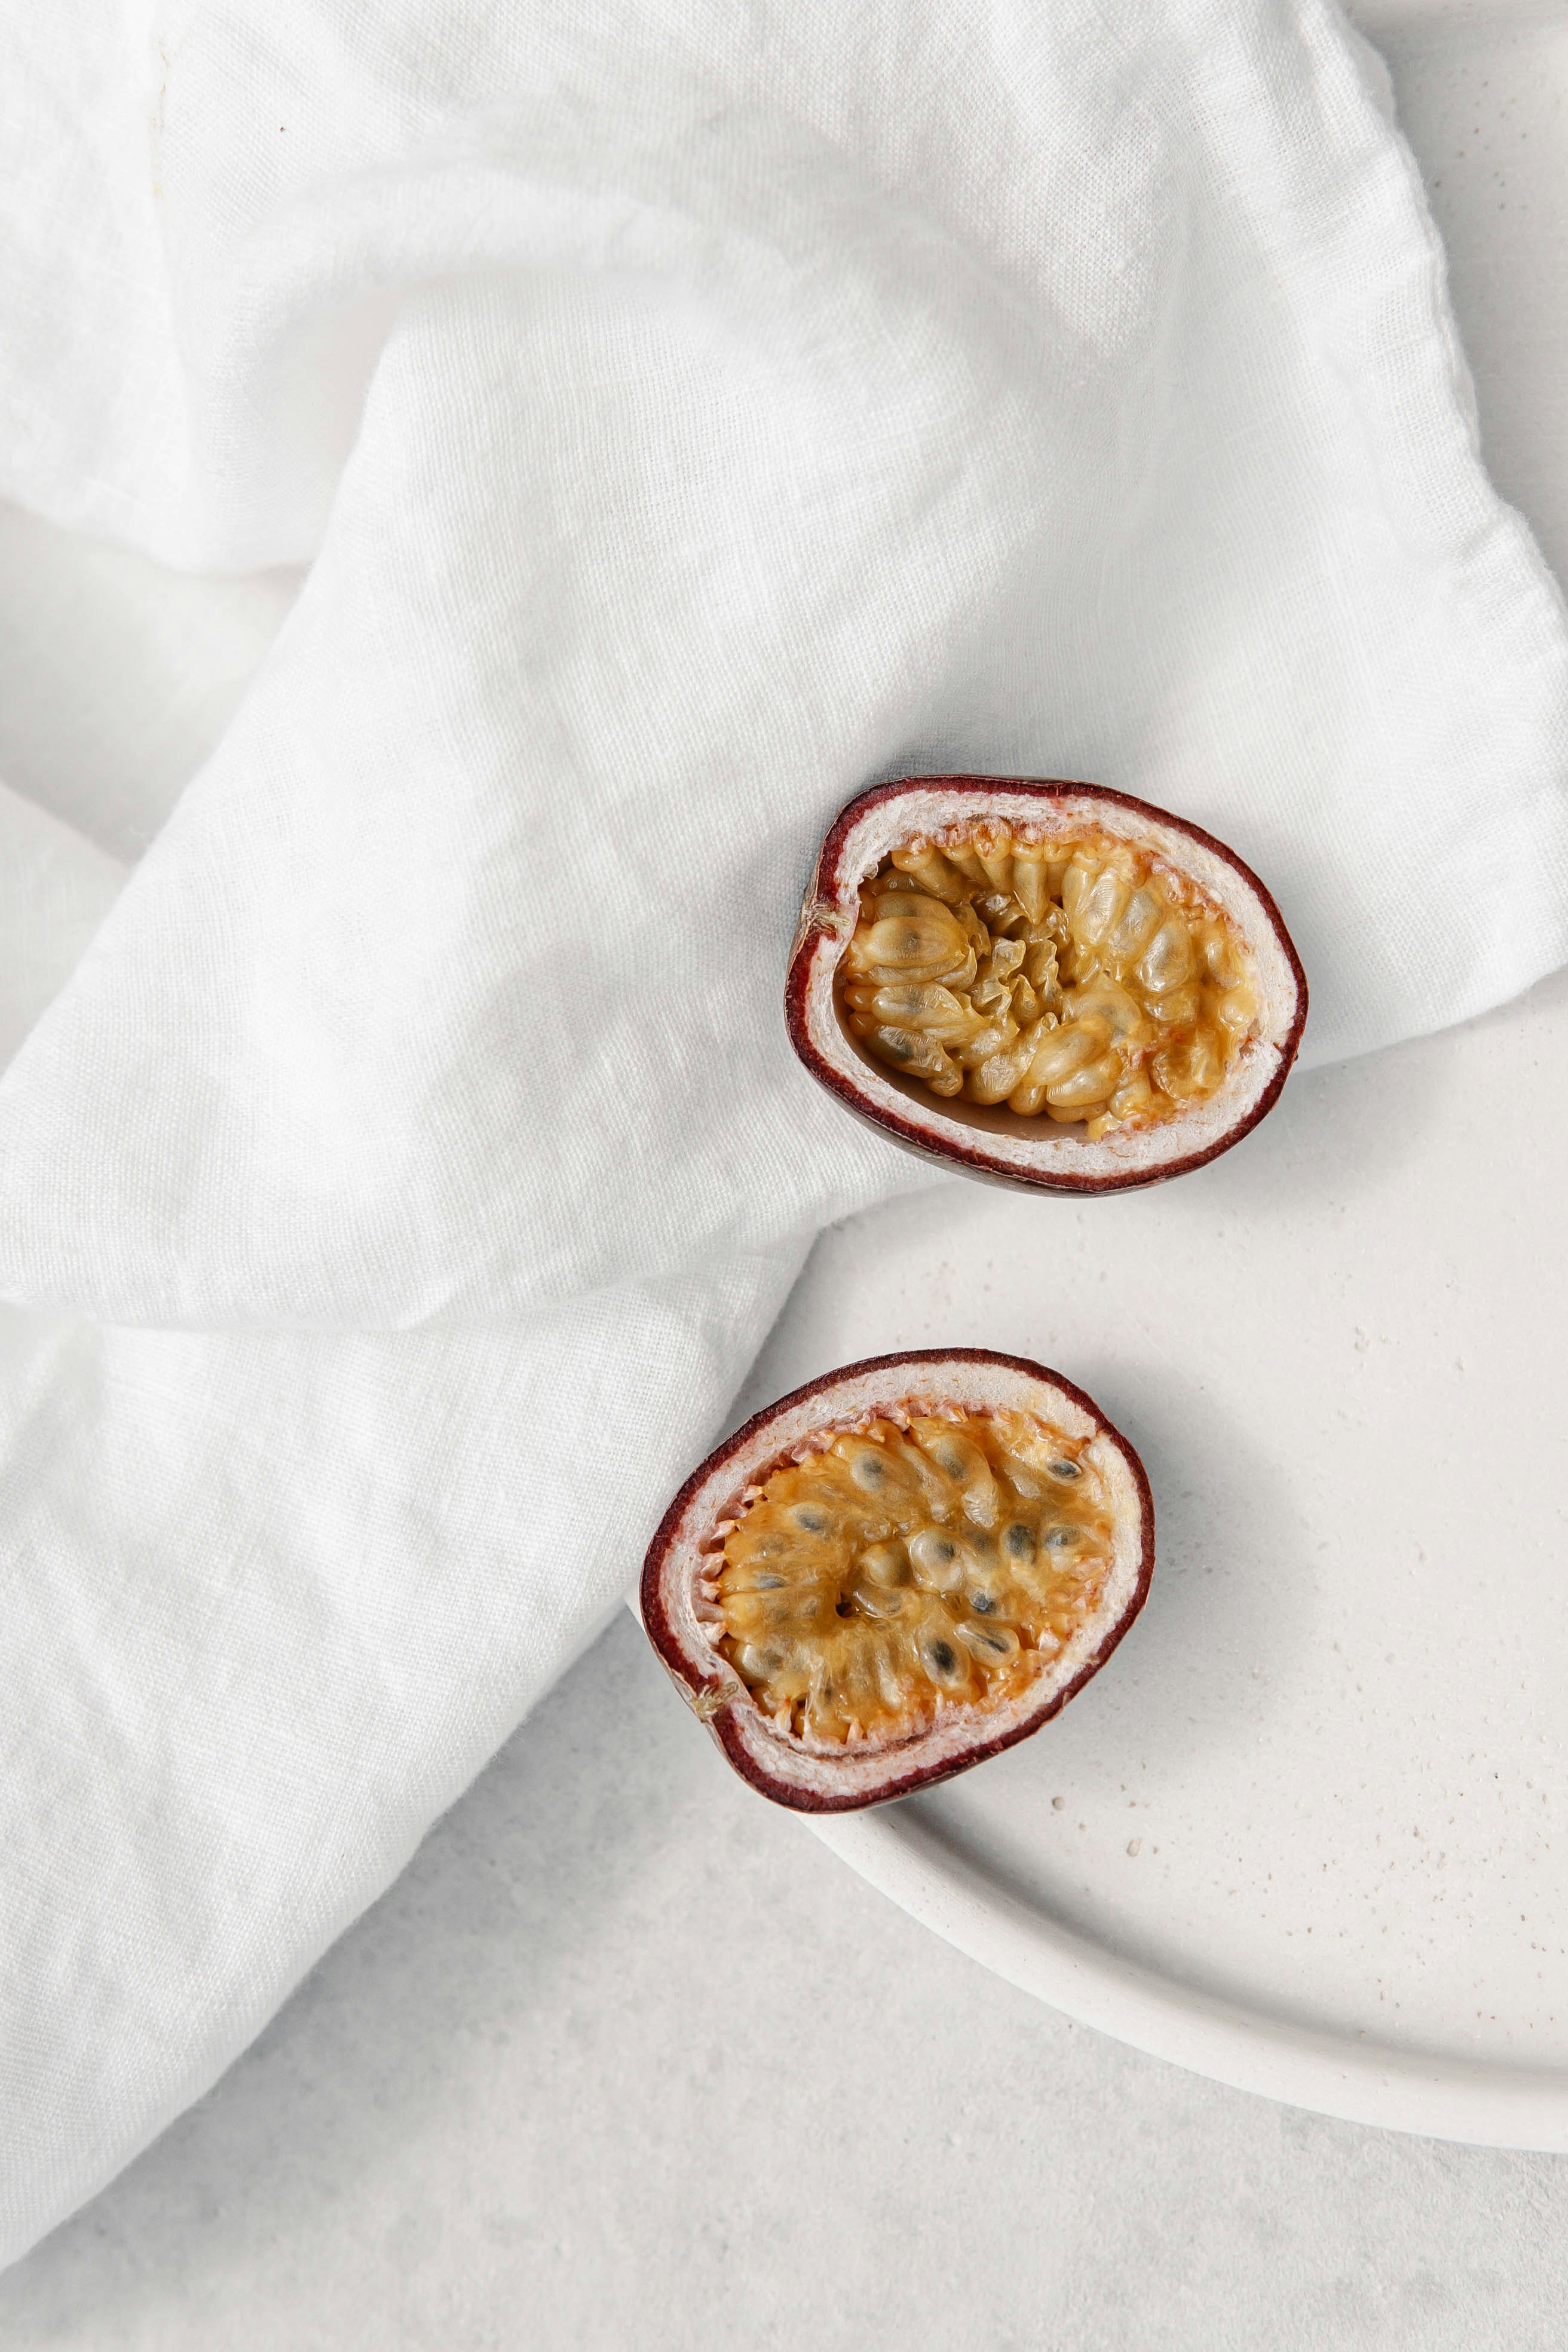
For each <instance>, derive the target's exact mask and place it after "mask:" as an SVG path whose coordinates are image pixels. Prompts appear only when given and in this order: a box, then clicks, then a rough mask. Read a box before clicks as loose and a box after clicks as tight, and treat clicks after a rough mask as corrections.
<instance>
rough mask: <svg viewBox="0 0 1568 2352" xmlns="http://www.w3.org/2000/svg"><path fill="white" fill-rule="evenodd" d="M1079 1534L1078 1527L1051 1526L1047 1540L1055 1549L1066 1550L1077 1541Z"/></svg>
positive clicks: (1047, 1533)
mask: <svg viewBox="0 0 1568 2352" xmlns="http://www.w3.org/2000/svg"><path fill="white" fill-rule="evenodd" d="M1077 1536H1078V1529H1077V1528H1047V1531H1046V1541H1047V1544H1049V1546H1050V1548H1051V1549H1052V1550H1053V1551H1066V1549H1067V1548H1068V1545H1069V1544H1070V1543H1073V1542H1074V1541H1076V1539H1077Z"/></svg>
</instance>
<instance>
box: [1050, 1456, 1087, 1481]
mask: <svg viewBox="0 0 1568 2352" xmlns="http://www.w3.org/2000/svg"><path fill="white" fill-rule="evenodd" d="M1046 1466H1047V1469H1048V1470H1049V1471H1050V1474H1051V1475H1052V1477H1053V1478H1077V1477H1079V1476H1080V1475H1081V1473H1080V1472H1079V1466H1078V1464H1077V1463H1076V1462H1069V1461H1068V1459H1067V1457H1066V1455H1065V1454H1064V1455H1063V1456H1061V1457H1060V1459H1058V1461H1055V1462H1051V1463H1047V1465H1046Z"/></svg>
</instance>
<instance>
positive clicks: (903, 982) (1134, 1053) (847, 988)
mask: <svg viewBox="0 0 1568 2352" xmlns="http://www.w3.org/2000/svg"><path fill="white" fill-rule="evenodd" d="M784 1003H785V1016H786V1019H787V1021H788V1024H789V1034H790V1041H791V1043H792V1044H793V1045H794V1047H795V1052H796V1053H797V1054H798V1055H799V1056H800V1058H801V1060H802V1061H803V1062H804V1063H805V1066H806V1068H807V1069H808V1070H809V1071H810V1072H811V1074H812V1076H814V1077H815V1078H816V1079H818V1080H820V1082H821V1084H822V1085H823V1086H825V1087H826V1088H827V1089H828V1091H829V1092H830V1093H831V1094H834V1095H836V1096H837V1097H838V1099H839V1101H840V1102H842V1103H845V1104H846V1105H847V1107H848V1108H849V1109H851V1110H853V1111H855V1112H856V1113H858V1116H859V1117H860V1118H865V1119H868V1120H869V1121H870V1122H871V1124H872V1125H873V1126H876V1127H879V1128H880V1129H883V1130H884V1131H885V1132H886V1133H887V1134H889V1135H890V1136H892V1137H893V1138H894V1139H895V1140H896V1141H898V1142H899V1143H901V1144H903V1145H905V1146H907V1147H908V1148H909V1149H910V1150H914V1151H919V1152H921V1153H923V1154H925V1155H926V1156H928V1157H929V1158H931V1159H934V1160H942V1161H943V1162H945V1163H946V1164H948V1165H949V1166H952V1167H954V1168H961V1169H963V1170H965V1171H968V1172H969V1173H970V1174H973V1175H976V1176H983V1177H988V1178H991V1179H993V1180H994V1181H1000V1182H1003V1183H1012V1184H1021V1185H1027V1186H1037V1187H1041V1188H1043V1189H1045V1190H1047V1191H1051V1192H1124V1191H1127V1190H1130V1189H1131V1188H1132V1187H1133V1186H1136V1185H1141V1184H1152V1183H1155V1182H1157V1181H1159V1180H1160V1179H1161V1178H1162V1177H1165V1176H1176V1175H1180V1174H1182V1173H1183V1172H1184V1171H1186V1170H1187V1169H1191V1168H1201V1167H1202V1166H1203V1165H1204V1164H1205V1161H1207V1160H1213V1159H1215V1158H1216V1157H1217V1155H1218V1154H1219V1153H1220V1152H1222V1151H1226V1150H1229V1149H1230V1146H1231V1145H1232V1144H1233V1143H1238V1142H1239V1141H1240V1139H1241V1138H1242V1137H1243V1136H1244V1135H1246V1134H1247V1132H1248V1131H1249V1130H1250V1129H1252V1128H1254V1127H1256V1126H1257V1124H1258V1120H1259V1119H1260V1118H1262V1117H1263V1116H1264V1114H1265V1112H1266V1111H1268V1110H1269V1109H1270V1108H1272V1106H1273V1105H1274V1103H1275V1102H1276V1100H1277V1099H1278V1097H1279V1090H1280V1088H1281V1087H1282V1086H1283V1085H1284V1083H1285V1078H1286V1074H1287V1072H1288V1071H1289V1067H1290V1065H1291V1063H1292V1061H1293V1060H1294V1059H1295V1055H1296V1050H1297V1047H1298V1046H1299V1045H1300V1039H1301V1030H1302V1026H1303V1024H1304V1023H1305V1021H1306V1018H1307V982H1306V976H1305V974H1304V973H1303V971H1302V970H1301V963H1300V957H1299V956H1298V955H1297V953H1296V950H1295V948H1294V947H1293V945H1292V944H1291V940H1290V935H1289V932H1288V931H1287V929H1286V928H1285V924H1284V921H1283V919H1282V918H1281V916H1280V913H1279V908H1278V907H1277V906H1276V905H1275V903H1274V901H1273V899H1272V898H1270V897H1269V894H1268V891H1267V890H1266V889H1265V888H1264V886H1263V884H1262V883H1261V882H1260V881H1259V880H1258V877H1257V875H1256V874H1254V873H1253V872H1252V870H1251V868H1250V867H1249V866H1245V865H1244V864H1243V863H1242V861H1241V859H1240V858H1239V857H1237V855H1236V853H1235V852H1234V850H1230V849H1227V848H1226V846H1225V845H1224V843H1223V842H1219V841H1216V840H1215V838H1214V836H1213V835H1211V834H1207V833H1205V832H1203V831H1202V830H1201V829H1200V827H1198V826H1197V825H1195V824H1187V823H1186V822H1185V821H1184V819H1183V818H1181V817H1176V816H1172V815H1171V814H1169V813H1168V812H1167V811H1165V810H1163V809H1157V808H1153V807H1151V806H1150V804H1149V803H1147V802H1146V801H1138V800H1133V799H1131V797H1130V796H1129V795H1128V794H1127V793H1114V792H1108V791H1105V790H1102V789H1100V788H1099V787H1097V786H1094V785H1089V784H1076V783H1064V782H1037V781H1032V780H1029V779H1026V778H1018V777H1003V776H911V777H906V778H905V779H904V780H903V781H902V782H899V783H890V784H879V785H877V786H875V787H874V789H873V790H871V791H870V792H867V793H861V794H860V795H859V797H858V799H857V800H853V801H851V802H850V803H849V805H848V806H847V808H846V809H844V810H843V811H842V812H841V814H839V815H838V817H837V819H836V820H835V822H834V824H833V826H832V829H831V830H830V832H829V833H828V835H827V838H826V841H825V842H824V843H823V845H822V850H821V854H820V855H819V856H818V858H817V861H816V870H815V872H814V873H813V876H812V878H811V883H810V887H808V889H807V891H806V894H805V902H804V905H803V906H802V908H801V919H800V928H799V930H798V932H797V934H796V937H795V947H794V950H793V951H792V954H791V957H790V964H789V974H788V979H787V982H786V985H785V997H784Z"/></svg>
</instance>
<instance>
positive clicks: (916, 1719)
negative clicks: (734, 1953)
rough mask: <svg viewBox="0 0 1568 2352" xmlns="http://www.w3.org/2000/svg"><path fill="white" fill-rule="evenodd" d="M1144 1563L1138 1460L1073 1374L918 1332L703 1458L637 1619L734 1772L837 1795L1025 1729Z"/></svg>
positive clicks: (936, 1777)
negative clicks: (923, 1344)
mask: <svg viewBox="0 0 1568 2352" xmlns="http://www.w3.org/2000/svg"><path fill="white" fill-rule="evenodd" d="M944 1426H945V1428H946V1430H947V1432H948V1433H950V1436H951V1439H952V1440H953V1441H955V1443H952V1444H944V1441H943V1434H942V1431H943V1427H944ZM1021 1431H1033V1432H1034V1433H1035V1436H1034V1437H1027V1436H1024V1437H1021V1436H1020V1432H1021ZM879 1432H880V1435H879ZM976 1436H978V1437H979V1439H980V1440H981V1442H980V1443H976ZM1020 1444H1021V1445H1022V1447H1023V1453H1022V1454H1019V1453H1018V1452H1017V1451H1016V1450H1012V1449H1016V1448H1017V1447H1018V1446H1019V1445H1020ZM879 1445H880V1447H881V1449H882V1453H883V1456H884V1457H885V1463H886V1475H870V1474H876V1473H877V1472H878V1469H879V1465H878V1462H877V1460H876V1458H875V1456H874V1454H873V1452H872V1449H874V1448H876V1447H878V1446H879ZM803 1480H804V1482H805V1483H803ZM770 1496H772V1497H773V1499H770ZM802 1512H803V1513H804V1517H805V1522H806V1525H805V1527H803V1528H800V1529H798V1530H795V1529H794V1528H791V1527H790V1526H789V1525H787V1524H785V1523H786V1521H788V1520H790V1519H791V1518H793V1517H794V1515H795V1514H796V1513H802ZM1058 1522H1061V1524H1058ZM748 1529H750V1530H751V1531H752V1533H751V1535H750V1537H748V1532H747V1531H748ZM900 1529H901V1530H902V1532H901V1533H900V1532H898V1530H900ZM917 1529H918V1531H916V1530H917ZM1057 1544H1063V1545H1064V1549H1062V1550H1060V1551H1057V1550H1053V1545H1057ZM949 1555H951V1556H952V1560H953V1561H955V1562H956V1563H957V1569H956V1573H955V1572H954V1570H953V1569H952V1567H951V1566H950V1564H949V1558H948V1556H949ZM764 1556H765V1557H764ZM1058 1560H1060V1561H1062V1562H1063V1563H1064V1564H1063V1565H1062V1566H1061V1567H1060V1569H1059V1570H1058V1565H1057V1563H1058ZM1153 1563H1154V1510H1153V1503H1152V1497H1151V1496H1150V1492H1149V1482H1148V1479H1147V1477H1146V1476H1145V1475H1144V1472H1143V1465H1142V1463H1141V1462H1140V1461H1139V1459H1138V1456H1137V1454H1135V1453H1134V1452H1133V1450H1132V1448H1131V1445H1129V1444H1128V1443H1127V1441H1126V1439H1125V1438H1123V1437H1122V1436H1121V1434H1120V1433H1118V1432H1117V1431H1116V1430H1115V1429H1113V1428H1112V1427H1111V1425H1110V1423H1109V1422H1108V1421H1107V1420H1106V1419H1105V1416H1104V1415H1103V1413H1101V1412H1100V1411H1099V1409H1098V1407H1097V1406H1096V1405H1095V1404H1093V1403H1092V1402H1091V1401H1090V1400H1089V1398H1088V1397H1087V1396H1085V1395H1084V1393H1083V1391H1081V1390H1080V1389H1077V1388H1075V1387H1074V1386H1073V1385H1072V1383H1071V1382H1070V1381H1064V1380H1062V1379H1061V1378H1060V1376H1059V1375H1058V1374H1057V1373H1055V1372H1052V1371H1047V1370H1046V1369H1045V1368H1044V1367H1043V1366H1042V1365H1039V1364H1035V1363H1031V1362H1029V1361H1028V1360H1026V1359H1025V1358H1022V1357H1017V1356H1004V1355H997V1354H994V1353H993V1352H992V1351H991V1350H989V1349H975V1348H960V1349H918V1350H916V1351H914V1352H912V1353H910V1354H906V1355H896V1356H882V1357H877V1358H873V1359H871V1360H868V1361H866V1362H864V1363H858V1364H849V1365H846V1366H845V1367H844V1368H843V1369H842V1370H838V1371H836V1372H830V1373H828V1374H827V1375H826V1377H825V1378H823V1379H822V1380H818V1381H812V1382H811V1383H810V1384H809V1385H808V1386H806V1387H805V1388H801V1389H796V1390H795V1391H794V1392H793V1394H791V1395H789V1396H786V1397H784V1398H781V1399H780V1401H779V1402H777V1403H776V1404H773V1405H769V1406H768V1407H767V1408H766V1410H765V1411H763V1412H760V1413H757V1414H756V1415H755V1416H754V1417H753V1418H752V1420H751V1421H749V1422H747V1423H746V1424H745V1425H744V1427H743V1428H742V1429H740V1430H737V1431H736V1433H735V1434H734V1435H733V1436H732V1437H730V1438H727V1439H726V1440H725V1442H724V1443H723V1444H722V1445H721V1446H719V1447H718V1448H717V1449H716V1451H715V1452H714V1453H712V1454H710V1455H709V1457H708V1459H707V1461H706V1462H704V1463H703V1464H702V1465H700V1468H698V1469H697V1470H695V1471H693V1473H692V1475H691V1476H690V1477H689V1479H688V1480H687V1481H686V1484H685V1485H684V1486H682V1488H681V1489H680V1492H679V1494H678V1495H677V1496H676V1497H675V1500H674V1501H673V1502H672V1503H671V1505H670V1507H669V1508H668V1511H667V1512H666V1514H665V1516H664V1518H663V1520H662V1522H661V1524H660V1526H659V1528H658V1533H657V1534H656V1536H655V1537H654V1539H653V1542H652V1544H651V1545H650V1546H649V1548H648V1553H647V1560H646V1562H645V1564H644V1569H643V1577H642V1591H641V1603H642V1615H643V1622H644V1624H645V1625H646V1627H647V1633H648V1635H649V1638H650V1639H651V1641H652V1643H653V1645H654V1647H655V1649H656V1650H657V1651H658V1654H659V1656H660V1657H661V1658H662V1660H663V1661H664V1664H665V1665H666V1666H667V1667H668V1671H669V1673H670V1675H672V1676H673V1677H674V1679H675V1681H676V1683H677V1685H679V1688H680V1690H681V1693H682V1696H684V1697H685V1698H686V1699H687V1700H688V1702H689V1705H690V1706H692V1707H693V1709H694V1710H695V1712H696V1713H697V1715H698V1716H699V1717H700V1719H701V1720H702V1721H703V1722H705V1723H706V1724H707V1726H708V1728H709V1729H710V1732H711V1733H712V1735H713V1737H714V1738H715V1739H716V1740H717V1741H718V1743H719V1745H720V1747H721V1748H722V1749H723V1751H724V1754H725V1755H726V1757H727V1758H728V1759H729V1760H730V1762H731V1764H732V1765H733V1766H734V1768H735V1769H736V1770H737V1771H738V1772H739V1773H741V1775H742V1778H744V1779H745V1780H749V1781H750V1782H751V1783H752V1787H753V1788H755V1789H758V1790H761V1791H762V1793H763V1795H764V1796H767V1797H770V1798H772V1799H773V1801H775V1802H776V1803H778V1804H782V1805H788V1806H791V1807H793V1808H795V1810H796V1811H803V1812H847V1811H855V1810H857V1809H858V1808H860V1807H863V1806H867V1805H875V1804H881V1803H884V1802H886V1801H888V1800H889V1799H890V1798H894V1797H902V1796H908V1795H910V1793H911V1792H912V1791H914V1790H918V1789H922V1788H929V1787H931V1785H932V1784H933V1783H935V1782H937V1781H940V1780H948V1779H951V1777H952V1775H953V1774H954V1773H956V1772H963V1771H965V1770H967V1769H968V1768H969V1767H970V1766H971V1765H972V1764H978V1763H980V1762H982V1761H983V1760H984V1759H985V1758H986V1757H988V1756H994V1755H996V1754H998V1753H999V1752H1000V1751H1001V1750H1002V1749H1003V1748H1011V1747H1013V1746H1015V1745H1016V1743H1017V1741H1019V1740H1020V1739H1026V1738H1028V1736H1029V1734H1030V1733H1031V1732H1033V1731H1037V1730H1038V1729H1039V1727H1040V1726H1041V1725H1042V1724H1044V1723H1046V1722H1048V1721H1049V1719H1050V1717H1052V1716H1054V1715H1055V1714H1057V1713H1058V1710H1059V1709H1060V1708H1061V1707H1063V1706H1066V1704H1067V1702H1068V1699H1069V1698H1071V1697H1072V1696H1073V1695H1074V1693H1075V1692H1077V1691H1079V1690H1081V1689H1082V1687H1083V1685H1084V1684H1085V1683H1086V1682H1088V1681H1089V1677H1090V1676H1091V1675H1094V1674H1096V1673H1098V1672H1099V1670H1100V1667H1101V1666H1102V1665H1103V1664H1104V1663H1105V1661H1106V1659H1107V1658H1108V1657H1109V1656H1110V1653H1111V1652H1112V1650H1114V1649H1115V1647H1116V1645H1117V1643H1119V1642H1120V1641H1121V1637H1122V1635H1123V1634H1124V1633H1126V1631H1127V1628H1128V1627H1129V1625H1131V1622H1132V1620H1133V1618H1134V1617H1136V1615H1137V1614H1138V1612H1139V1610H1140V1609H1141V1608H1142V1605H1143V1601H1144V1598H1145V1596H1146V1594H1147V1592H1148V1590H1149V1579H1150V1575H1151V1573H1152V1568H1153ZM760 1566H765V1567H766V1568H767V1569H768V1570H769V1571H770V1572H769V1573H768V1574H767V1575H766V1576H763V1575H760V1574H759V1573H758V1572H757V1571H758V1570H759V1567H760ZM759 1588H762V1589H761V1590H759ZM889 1601H891V1602H892V1603H893V1604H895V1605H894V1606H893V1607H892V1610H891V1613H890V1614H889ZM773 1610H776V1616H777V1622H778V1624H779V1625H780V1626H781V1627H782V1629H783V1630H782V1632H781V1633H778V1634H776V1635H770V1634H769V1633H768V1632H767V1630H766V1622H767V1618H768V1612H770V1611H773ZM944 1611H945V1612H946V1614H945V1616H943V1615H942V1612H944ZM1053 1620H1054V1624H1053V1622H1052V1621H1053ZM944 1627H945V1629H946V1630H944ZM770 1643H771V1645H772V1646H771V1647H770V1646H769V1644H770ZM922 1645H923V1646H922ZM737 1658H740V1659H742V1660H743V1661H744V1664H745V1667H746V1669H747V1671H745V1672H743V1671H742V1666H741V1664H737ZM770 1669H777V1670H778V1671H777V1672H776V1673H774V1675H773V1679H771V1680H770V1678H769V1677H770ZM748 1675H749V1676H750V1679H748ZM792 1675H793V1680H792ZM808 1685H809V1687H808ZM792 1690H793V1692H794V1693H795V1698H794V1702H793V1704H792V1701H791V1692H792ZM857 1708H858V1710H859V1712H860V1713H861V1714H863V1715H864V1716H865V1717H866V1718H867V1719H866V1720H865V1721H864V1722H862V1721H858V1720H856V1719H854V1718H853V1716H852V1715H851V1716H850V1719H848V1720H846V1714H847V1711H848V1710H853V1709H857ZM824 1726H826V1729H825V1728H823V1727H824Z"/></svg>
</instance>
